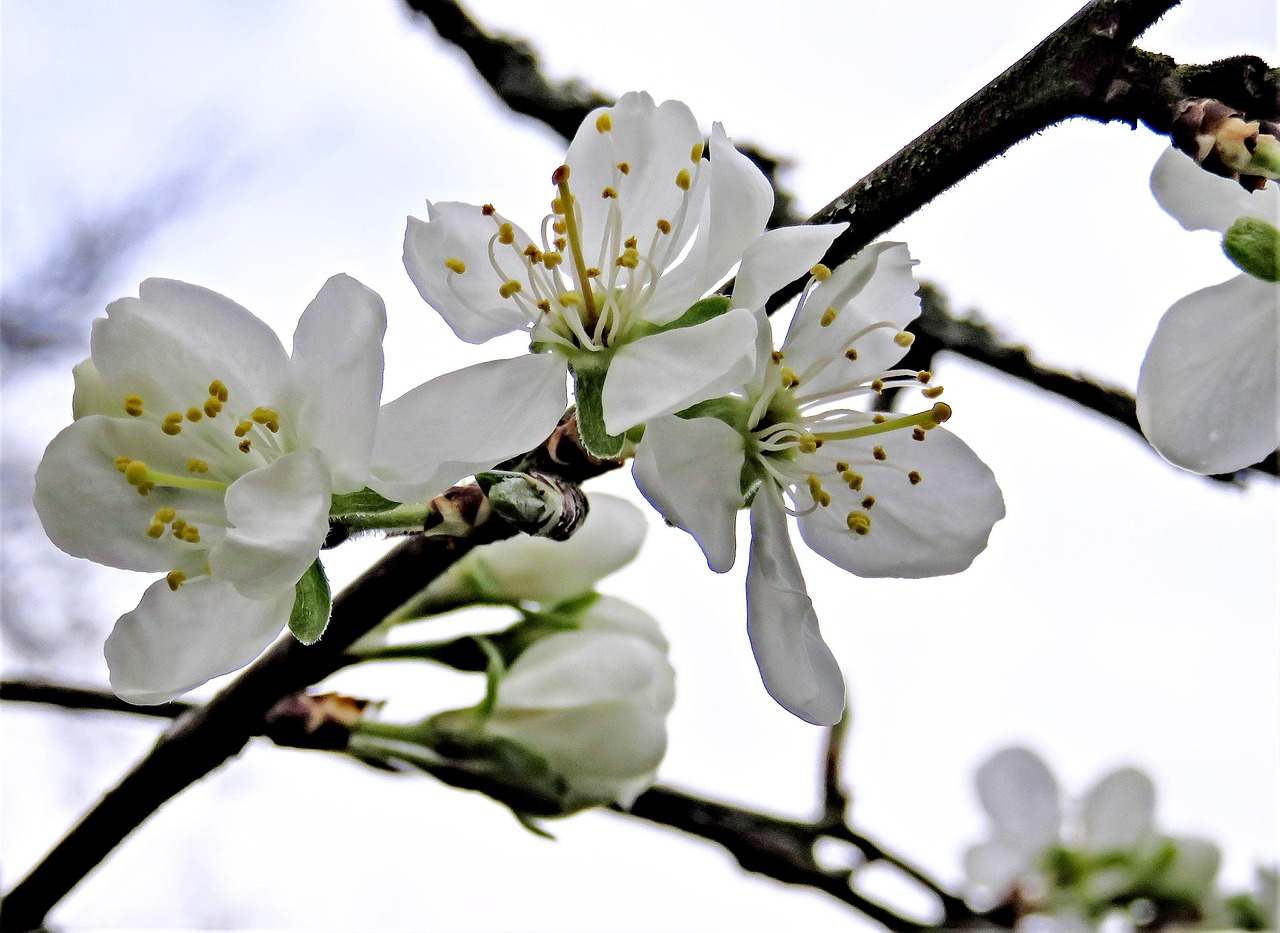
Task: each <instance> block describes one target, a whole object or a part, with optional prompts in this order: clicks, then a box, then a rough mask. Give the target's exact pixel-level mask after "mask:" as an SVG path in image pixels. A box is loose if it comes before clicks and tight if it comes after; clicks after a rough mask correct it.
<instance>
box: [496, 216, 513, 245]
mask: <svg viewBox="0 0 1280 933" xmlns="http://www.w3.org/2000/svg"><path fill="white" fill-rule="evenodd" d="M515 241H516V231H515V228H514V227H512V226H511V224H509V223H506V222H505V221H504V222H503V223H500V224H498V242H499V243H501V244H502V245H503V246H510V245H511V244H512V243H514V242H515Z"/></svg>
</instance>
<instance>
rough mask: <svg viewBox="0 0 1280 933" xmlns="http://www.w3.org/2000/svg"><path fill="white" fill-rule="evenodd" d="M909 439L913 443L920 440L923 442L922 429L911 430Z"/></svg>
mask: <svg viewBox="0 0 1280 933" xmlns="http://www.w3.org/2000/svg"><path fill="white" fill-rule="evenodd" d="M911 439H912V440H913V441H922V440H924V428H912V430H911Z"/></svg>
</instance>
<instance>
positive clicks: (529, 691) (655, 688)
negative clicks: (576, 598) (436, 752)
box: [498, 631, 675, 713]
mask: <svg viewBox="0 0 1280 933" xmlns="http://www.w3.org/2000/svg"><path fill="white" fill-rule="evenodd" d="M670 670H671V666H670V664H669V663H668V662H667V659H666V655H665V653H664V652H663V651H662V649H660V648H658V647H657V646H655V645H653V644H652V643H651V642H649V641H648V640H647V639H642V638H635V637H633V636H632V635H628V634H624V633H622V632H607V631H577V632H562V633H559V634H556V635H551V636H548V637H546V638H542V639H540V640H538V641H536V642H534V643H533V644H532V645H530V646H529V647H528V648H526V649H525V650H524V651H523V652H521V654H520V656H519V657H518V658H516V660H515V663H513V664H512V665H511V668H510V670H508V671H507V674H506V676H505V677H503V679H502V683H501V684H500V685H499V687H498V706H499V707H502V708H504V709H509V710H510V709H526V710H531V709H539V710H543V709H571V708H574V707H589V706H591V705H594V704H597V703H611V702H615V701H623V702H628V703H635V704H639V705H642V706H644V707H645V708H646V709H650V710H653V711H655V712H661V713H665V712H666V711H667V710H669V709H670V708H671V704H672V703H674V702H675V686H674V685H675V681H674V677H673V676H672V675H671V674H670Z"/></svg>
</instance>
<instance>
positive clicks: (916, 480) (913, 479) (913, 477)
mask: <svg viewBox="0 0 1280 933" xmlns="http://www.w3.org/2000/svg"><path fill="white" fill-rule="evenodd" d="M922 479H924V477H923V476H921V475H920V472H919V471H918V470H912V471H911V472H910V473H908V474H907V482H909V483H911V485H912V486H919V485H920V481H921V480H922Z"/></svg>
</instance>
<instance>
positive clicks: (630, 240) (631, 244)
mask: <svg viewBox="0 0 1280 933" xmlns="http://www.w3.org/2000/svg"><path fill="white" fill-rule="evenodd" d="M637 245H638V244H637V242H636V238H635V237H633V236H629V237H627V238H626V239H625V240H623V241H622V248H623V249H635V248H636V246H637Z"/></svg>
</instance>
